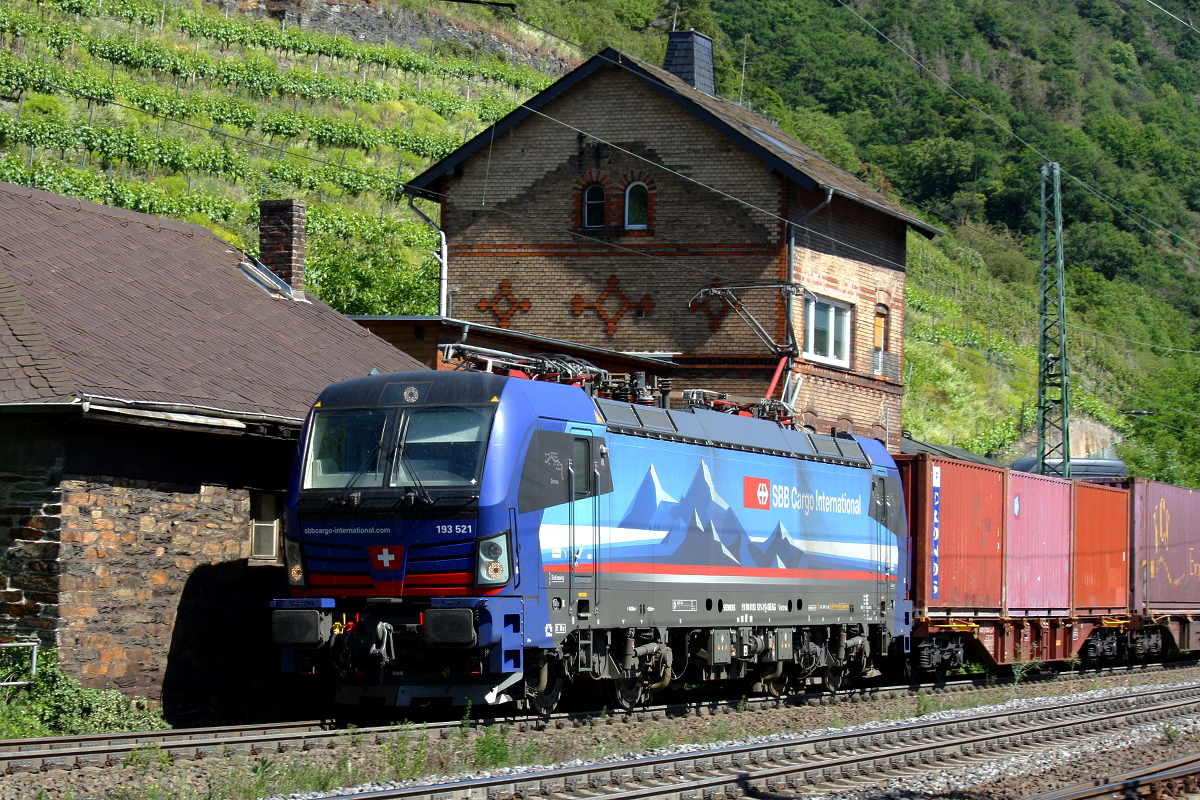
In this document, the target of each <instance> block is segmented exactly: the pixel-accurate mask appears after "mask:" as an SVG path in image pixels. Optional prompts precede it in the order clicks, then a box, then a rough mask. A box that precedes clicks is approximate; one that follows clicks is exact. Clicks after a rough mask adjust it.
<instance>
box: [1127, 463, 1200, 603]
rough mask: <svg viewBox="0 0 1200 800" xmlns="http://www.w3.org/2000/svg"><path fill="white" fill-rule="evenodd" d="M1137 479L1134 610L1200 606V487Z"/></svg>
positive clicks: (1134, 510) (1134, 502)
mask: <svg viewBox="0 0 1200 800" xmlns="http://www.w3.org/2000/svg"><path fill="white" fill-rule="evenodd" d="M1132 484H1133V493H1132V494H1133V514H1132V518H1133V553H1134V556H1133V558H1134V563H1133V608H1134V610H1136V611H1141V612H1144V613H1153V612H1156V611H1191V612H1197V611H1200V492H1198V491H1195V490H1192V489H1182V488H1180V487H1178V486H1171V485H1170V484H1166V483H1159V482H1157V481H1150V480H1146V479H1145V478H1134V479H1133V480H1132Z"/></svg>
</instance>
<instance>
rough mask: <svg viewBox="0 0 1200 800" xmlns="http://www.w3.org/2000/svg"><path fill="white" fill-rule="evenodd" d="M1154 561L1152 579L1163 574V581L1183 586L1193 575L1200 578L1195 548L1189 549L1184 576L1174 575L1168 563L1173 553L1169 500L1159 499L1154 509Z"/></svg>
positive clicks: (1151, 570) (1151, 563)
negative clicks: (1158, 574) (1170, 554)
mask: <svg viewBox="0 0 1200 800" xmlns="http://www.w3.org/2000/svg"><path fill="white" fill-rule="evenodd" d="M1153 517H1154V553H1155V556H1154V559H1153V560H1152V561H1151V562H1150V564H1149V567H1150V579H1151V580H1153V579H1154V578H1155V577H1156V573H1161V575H1162V579H1163V580H1165V581H1166V582H1167V583H1168V584H1170V585H1171V586H1182V585H1183V584H1184V582H1185V581H1186V580H1187V579H1188V578H1189V577H1190V576H1193V575H1197V576H1200V564H1197V563H1196V551H1195V548H1191V547H1189V548H1188V569H1187V572H1186V573H1184V574H1182V575H1172V574H1171V565H1170V564H1169V563H1167V555H1168V554H1169V553H1170V552H1171V509H1170V508H1169V507H1168V506H1167V498H1165V497H1160V498H1158V504H1157V505H1155V507H1154V512H1153Z"/></svg>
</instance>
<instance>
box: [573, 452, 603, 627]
mask: <svg viewBox="0 0 1200 800" xmlns="http://www.w3.org/2000/svg"><path fill="white" fill-rule="evenodd" d="M570 435H571V458H570V462H569V464H568V474H569V476H570V491H571V503H570V507H569V508H570V512H569V513H570V518H569V519H570V522H569V526H570V532H569V537H570V547H571V555H570V558H569V561H568V564H569V568H570V570H569V573H568V584H567V585H568V587H569V589H570V592H571V602H572V603H573V604H574V606H575V617H576V620H577V624H578V625H579V627H581V628H589V627H591V626H592V625H593V624H594V623H596V622H597V620H596V615H597V613H598V610H599V609H598V606H599V603H600V564H599V561H600V514H599V507H598V503H599V498H598V491H597V490H598V480H597V478H598V476H597V475H596V470H595V467H594V464H595V461H594V457H595V454H594V453H593V452H592V449H593V447H594V440H593V439H592V438H591V435H592V434H591V431H588V430H584V429H580V428H572V429H571V430H570Z"/></svg>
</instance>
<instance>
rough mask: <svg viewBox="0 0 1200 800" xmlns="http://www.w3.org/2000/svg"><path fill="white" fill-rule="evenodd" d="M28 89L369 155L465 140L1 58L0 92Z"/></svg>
mask: <svg viewBox="0 0 1200 800" xmlns="http://www.w3.org/2000/svg"><path fill="white" fill-rule="evenodd" d="M25 89H28V90H32V91H39V92H47V91H51V90H54V91H59V92H65V93H69V94H73V95H75V96H76V97H84V98H93V99H96V100H99V101H103V102H113V101H115V100H117V99H118V98H124V100H125V101H126V102H127V103H128V104H129V105H132V106H134V107H135V108H138V109H140V110H142V111H145V112H147V113H150V114H155V115H159V116H164V117H169V118H172V119H180V120H196V121H197V124H201V122H200V121H202V120H203V119H204V118H206V117H207V118H208V119H209V120H211V121H212V122H213V123H216V124H219V125H233V126H235V127H237V128H239V129H241V130H243V131H247V132H249V131H252V130H255V129H257V130H259V131H261V132H262V133H263V134H265V135H267V136H270V137H283V138H299V137H305V138H307V139H308V140H309V141H311V142H313V143H314V144H316V145H319V146H322V147H342V148H357V149H360V150H363V151H370V150H373V149H375V148H377V147H380V146H382V145H391V146H392V147H395V148H398V149H400V150H406V151H408V152H410V153H413V154H415V155H418V156H420V157H422V158H428V159H432V160H435V161H436V160H438V159H441V158H444V157H446V156H447V155H449V154H450V153H452V152H454V150H455V149H457V148H458V147H459V146H460V145H461V144H462V139H461V138H460V137H458V136H456V135H454V134H449V133H433V132H428V131H420V132H418V131H415V130H408V129H405V128H403V127H398V126H396V127H390V128H383V129H379V128H376V127H374V126H372V125H368V124H366V123H360V122H348V121H346V120H339V119H334V118H330V117H321V116H316V115H311V114H304V113H302V112H296V111H263V112H260V111H259V110H258V109H256V108H255V107H254V106H252V105H250V104H248V103H243V102H240V101H238V100H236V99H234V98H231V97H228V96H216V97H203V96H199V95H196V94H192V93H188V94H176V93H174V92H171V91H169V90H163V89H156V88H153V87H149V86H144V85H141V84H137V83H133V82H131V81H123V82H120V83H118V82H115V81H114V80H108V79H103V78H98V77H95V76H90V75H87V74H85V73H81V72H79V71H68V70H65V69H63V68H61V67H58V66H57V65H53V64H52V65H42V64H30V63H28V62H25V61H21V60H19V59H16V58H14V57H13V56H10V55H7V54H0V91H3V92H5V93H7V94H10V95H16V94H17V93H18V92H20V91H21V90H25Z"/></svg>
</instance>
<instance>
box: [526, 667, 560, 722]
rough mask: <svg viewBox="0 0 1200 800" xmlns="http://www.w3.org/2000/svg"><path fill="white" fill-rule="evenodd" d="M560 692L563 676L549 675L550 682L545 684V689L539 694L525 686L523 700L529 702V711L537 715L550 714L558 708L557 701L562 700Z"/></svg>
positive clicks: (530, 687)
mask: <svg viewBox="0 0 1200 800" xmlns="http://www.w3.org/2000/svg"><path fill="white" fill-rule="evenodd" d="M562 690H563V676H562V675H551V676H550V680H548V681H547V682H546V688H545V689H543V690H542V691H540V692H539V691H537V690H535V689H534V688H533V687H532V686H530V685H529V684H526V685H525V698H526V699H527V700H528V701H529V708H530V709H531V710H533V711H536V712H537V713H538V714H552V713H554V709H556V708H558V701H559V700H560V699H562Z"/></svg>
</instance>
